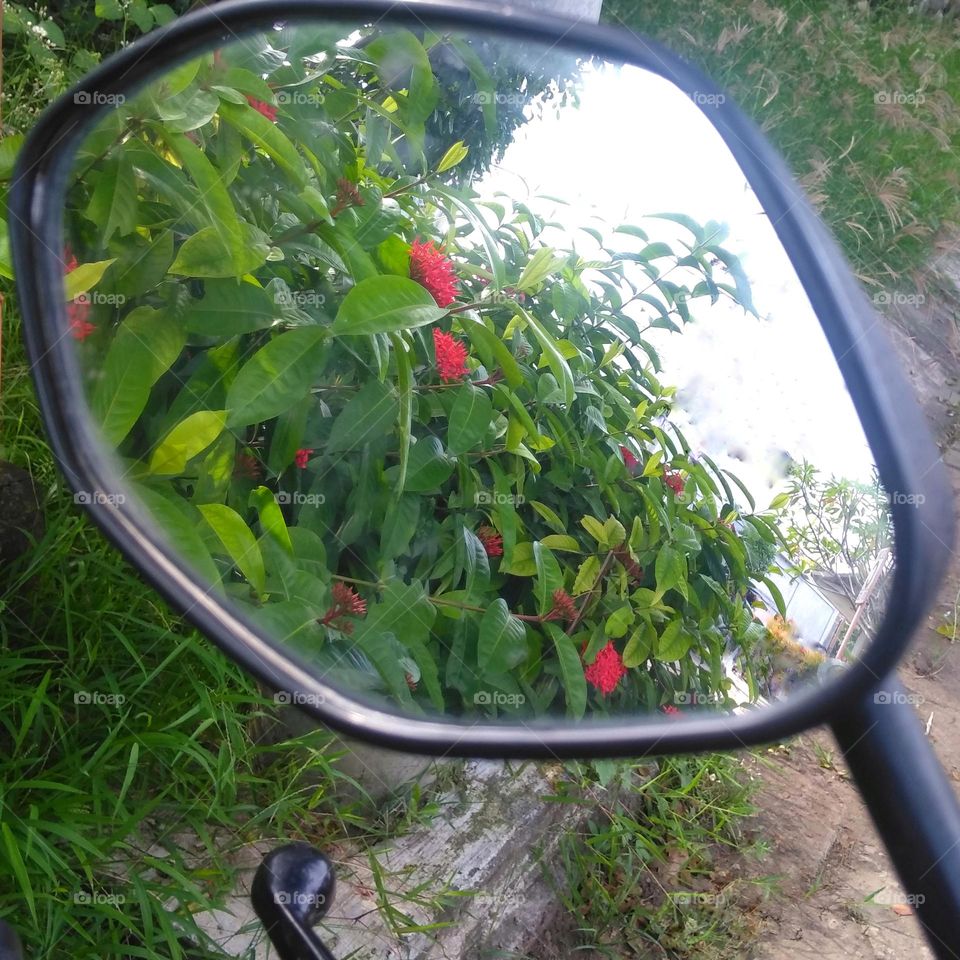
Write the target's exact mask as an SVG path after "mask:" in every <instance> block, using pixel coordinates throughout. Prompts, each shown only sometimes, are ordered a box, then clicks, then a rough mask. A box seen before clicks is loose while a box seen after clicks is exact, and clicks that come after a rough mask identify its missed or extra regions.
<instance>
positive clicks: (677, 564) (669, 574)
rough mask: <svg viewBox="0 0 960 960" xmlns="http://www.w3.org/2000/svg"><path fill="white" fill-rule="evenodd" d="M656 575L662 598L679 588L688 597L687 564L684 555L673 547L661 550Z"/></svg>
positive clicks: (664, 547)
mask: <svg viewBox="0 0 960 960" xmlns="http://www.w3.org/2000/svg"><path fill="white" fill-rule="evenodd" d="M654 573H655V575H656V578H657V593H658V594H659V595H660V596H661V597H662V596H663V595H664V594H665V593H666V592H667V591H668V590H670V589H672V588H677V589H678V590H680V592H681V593H683V595H684V596H686V586H687V583H686V579H687V563H686V560H685V559H684V558H683V555H682V554H681V553H679V552H678V551H677V550H674V549H673V547H670V546H663V547H661V548H660V552H659V553H658V554H657V561H656V566H655V567H654Z"/></svg>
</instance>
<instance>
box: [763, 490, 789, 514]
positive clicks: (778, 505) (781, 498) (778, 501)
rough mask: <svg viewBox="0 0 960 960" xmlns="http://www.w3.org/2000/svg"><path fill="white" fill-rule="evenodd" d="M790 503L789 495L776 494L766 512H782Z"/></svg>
mask: <svg viewBox="0 0 960 960" xmlns="http://www.w3.org/2000/svg"><path fill="white" fill-rule="evenodd" d="M789 502H790V494H789V493H778V494H777V495H776V496H775V497H774V498H773V499H772V500H771V501H770V506H769V507H767V509H768V510H782V509H783V508H784V507H785V506H786V505H787V504H788V503H789Z"/></svg>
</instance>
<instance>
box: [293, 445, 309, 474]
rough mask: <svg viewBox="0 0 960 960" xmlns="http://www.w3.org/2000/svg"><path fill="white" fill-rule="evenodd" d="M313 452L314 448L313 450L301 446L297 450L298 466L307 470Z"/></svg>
mask: <svg viewBox="0 0 960 960" xmlns="http://www.w3.org/2000/svg"><path fill="white" fill-rule="evenodd" d="M311 453H313V450H312V449H308V448H306V447H301V448H300V449H299V450H298V451H297V457H296V461H297V466H298V467H299V468H300V469H301V470H305V469H306V467H307V462H308V461H309V460H310V454H311Z"/></svg>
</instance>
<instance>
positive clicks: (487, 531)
mask: <svg viewBox="0 0 960 960" xmlns="http://www.w3.org/2000/svg"><path fill="white" fill-rule="evenodd" d="M477 538H478V539H479V540H480V542H481V543H482V544H483V549H484V550H486V551H487V556H488V557H502V556H503V537H501V536H500V534H499V533H497V531H496V530H494V529H493V527H480V529H479V530H477Z"/></svg>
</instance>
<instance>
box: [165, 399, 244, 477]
mask: <svg viewBox="0 0 960 960" xmlns="http://www.w3.org/2000/svg"><path fill="white" fill-rule="evenodd" d="M226 422H227V412H226V410H199V411H197V412H196V413H192V414H191V415H190V416H189V417H187V418H186V419H185V420H181V421H180V423H178V424H177V425H176V426H175V427H174V428H173V429H172V430H171V431H170V432H169V433H168V434H167V435H166V436H165V437H164V438H163V440H161V441H160V443H159V444H158V445H157V448H156V449H155V450H154V451H153V455H152V456H151V457H150V468H149V469H150V472H151V473H152V474H154V475H155V476H174V475H176V474H178V473H183V471H184V470H185V469H186V466H187V461H188V460H192V459H193V458H194V457H195V456H196V455H197V454H198V453H202V452H203V451H204V450H206V449H207V447H209V446H210V444H211V443H213V441H214V440H216V439H217V437H219V436H220V434H221V433H223V428H224V427H225V426H226Z"/></svg>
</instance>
